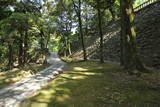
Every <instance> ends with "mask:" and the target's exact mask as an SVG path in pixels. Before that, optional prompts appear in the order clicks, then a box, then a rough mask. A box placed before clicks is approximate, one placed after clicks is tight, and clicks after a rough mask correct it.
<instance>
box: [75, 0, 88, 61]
mask: <svg viewBox="0 0 160 107" xmlns="http://www.w3.org/2000/svg"><path fill="white" fill-rule="evenodd" d="M72 2H73V5H74V9H75V11H76V14H77V17H78V23H79V32H80V37H81V43H82V49H83V59H84V61H86V60H87V53H86V48H85V45H84V35H83V29H82V19H81V0H79V2H78V6H76V4H75V3H74V0H72Z"/></svg>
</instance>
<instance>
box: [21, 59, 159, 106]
mask: <svg viewBox="0 0 160 107" xmlns="http://www.w3.org/2000/svg"><path fill="white" fill-rule="evenodd" d="M63 71H64V73H63V74H60V75H59V76H58V77H57V78H56V79H54V80H52V81H50V82H49V84H48V85H47V86H45V87H44V88H42V89H41V90H40V91H38V92H37V93H35V95H33V96H31V97H30V98H28V99H26V100H24V101H23V102H22V103H21V104H20V107H152V106H153V107H159V105H160V102H159V101H160V85H159V83H160V79H159V77H160V73H158V72H154V73H152V74H149V75H148V74H143V75H141V77H137V76H130V75H128V74H127V73H125V72H123V70H122V69H121V68H120V67H119V66H118V65H108V64H99V63H98V62H91V61H87V62H72V63H68V65H67V66H66V67H65V68H64V69H63Z"/></svg>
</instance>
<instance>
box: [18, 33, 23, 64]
mask: <svg viewBox="0 0 160 107" xmlns="http://www.w3.org/2000/svg"><path fill="white" fill-rule="evenodd" d="M20 36H21V37H20V38H19V55H18V64H19V66H22V65H23V40H22V39H23V38H22V37H23V34H22V33H20Z"/></svg>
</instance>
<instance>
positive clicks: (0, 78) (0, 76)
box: [0, 64, 49, 89]
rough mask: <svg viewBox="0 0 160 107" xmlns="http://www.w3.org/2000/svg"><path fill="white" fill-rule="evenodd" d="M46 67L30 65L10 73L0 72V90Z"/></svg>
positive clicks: (45, 65)
mask: <svg viewBox="0 0 160 107" xmlns="http://www.w3.org/2000/svg"><path fill="white" fill-rule="evenodd" d="M48 66H49V64H44V65H42V64H31V65H27V66H25V67H23V68H13V69H12V70H10V71H6V72H0V89H1V88H5V87H7V86H8V85H10V84H13V83H15V82H17V81H19V80H21V79H23V78H24V77H28V76H31V75H34V74H36V73H37V72H39V71H41V70H43V69H45V68H47V67H48Z"/></svg>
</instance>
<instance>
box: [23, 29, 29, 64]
mask: <svg viewBox="0 0 160 107" xmlns="http://www.w3.org/2000/svg"><path fill="white" fill-rule="evenodd" d="M27 50H28V33H27V31H26V33H25V37H24V55H23V60H24V64H25V63H27V56H28V53H27Z"/></svg>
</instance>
